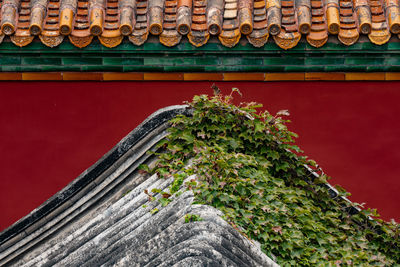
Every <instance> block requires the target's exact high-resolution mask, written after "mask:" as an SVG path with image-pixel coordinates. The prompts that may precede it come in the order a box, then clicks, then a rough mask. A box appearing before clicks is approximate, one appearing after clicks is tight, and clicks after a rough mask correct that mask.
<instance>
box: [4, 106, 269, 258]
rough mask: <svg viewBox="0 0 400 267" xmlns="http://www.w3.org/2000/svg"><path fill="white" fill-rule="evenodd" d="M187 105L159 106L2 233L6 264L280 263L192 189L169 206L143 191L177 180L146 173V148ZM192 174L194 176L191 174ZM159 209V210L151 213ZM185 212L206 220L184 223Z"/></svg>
mask: <svg viewBox="0 0 400 267" xmlns="http://www.w3.org/2000/svg"><path fill="white" fill-rule="evenodd" d="M179 113H187V110H186V108H185V106H173V107H169V108H165V109H162V110H159V111H158V112H156V113H154V114H153V115H151V116H150V117H149V118H148V119H147V120H146V121H144V122H143V123H142V124H141V125H140V126H138V127H137V128H136V129H135V130H134V131H132V132H131V133H130V134H129V135H128V136H127V137H125V138H124V139H123V140H122V141H121V142H120V143H119V144H118V145H117V146H115V147H114V148H113V149H112V150H111V151H110V152H109V153H107V154H106V155H105V156H104V157H103V158H102V159H100V160H99V161H98V162H97V163H96V164H94V165H93V166H92V167H90V168H89V169H88V170H87V171H85V172H84V173H83V174H82V175H80V176H79V177H78V178H76V179H75V180H74V181H73V182H72V183H71V184H69V185H68V186H67V187H65V188H64V189H63V190H61V191H60V192H59V193H57V194H56V195H54V196H53V197H52V198H50V199H49V200H48V201H46V202H45V203H43V204H42V205H41V206H40V207H38V208H37V209H35V210H34V211H32V212H31V213H30V214H29V215H27V216H26V217H24V218H22V219H21V220H20V221H18V222H17V223H15V224H14V225H13V226H11V227H10V228H8V229H6V230H5V231H3V232H2V233H0V266H54V265H55V266H102V265H103V266H204V265H212V266H276V265H277V264H276V263H274V262H273V261H272V260H271V259H270V258H268V257H267V256H266V255H265V254H264V253H263V252H262V251H261V249H260V248H259V246H258V245H257V244H256V243H255V242H253V241H251V240H248V239H247V238H246V237H244V236H243V235H242V234H240V233H239V232H238V231H237V230H235V229H234V228H233V227H232V226H231V225H229V224H228V223H227V222H226V221H224V220H223V219H222V218H221V213H220V212H219V211H217V210H216V209H214V208H212V207H209V206H204V205H192V202H193V193H192V192H190V191H186V192H184V193H183V194H181V195H180V196H179V197H177V198H175V199H174V201H172V202H171V203H170V204H169V205H167V206H166V207H161V206H160V204H159V202H158V201H149V198H148V196H147V195H146V194H145V193H144V190H145V189H147V190H149V191H150V190H151V189H152V188H158V189H165V190H166V188H167V187H168V185H169V184H170V183H171V182H172V180H171V179H158V178H157V177H156V175H153V176H151V177H150V176H149V175H146V174H143V173H141V172H140V171H139V170H138V166H139V165H140V164H141V163H144V162H145V163H147V164H151V163H152V162H154V158H153V157H152V156H150V155H149V154H148V153H146V152H147V151H149V150H152V149H154V145H155V144H156V143H157V142H158V141H159V140H161V139H162V138H163V137H165V135H166V132H165V129H166V128H167V127H168V125H167V123H166V122H167V121H168V120H169V119H170V118H172V117H174V116H176V114H179ZM191 178H193V177H191ZM154 208H158V209H159V211H158V212H156V213H154V214H153V213H151V212H150V211H151V210H153V209H154ZM186 214H197V215H200V216H201V218H202V219H203V220H202V221H196V222H189V223H185V215H186Z"/></svg>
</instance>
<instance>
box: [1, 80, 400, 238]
mask: <svg viewBox="0 0 400 267" xmlns="http://www.w3.org/2000/svg"><path fill="white" fill-rule="evenodd" d="M210 85H211V83H210V82H186V83H183V82H69V83H68V82H63V83H58V82H24V83H13V82H8V83H6V82H3V83H1V84H0V152H1V153H0V230H2V229H4V228H5V227H7V226H9V225H11V224H12V223H13V222H15V221H16V220H18V219H19V218H21V217H22V216H24V215H26V214H27V213H29V212H30V211H31V210H32V209H34V208H35V207H37V206H38V205H40V204H41V203H42V202H43V201H45V200H46V199H47V198H49V197H50V196H51V195H53V194H54V193H56V192H57V191H58V190H60V189H62V188H63V187H64V186H65V185H66V184H68V183H69V182H70V181H72V180H73V179H74V178H75V177H77V176H78V175H79V174H80V173H81V172H82V171H83V170H85V169H86V168H88V167H89V166H90V165H92V164H93V163H94V162H96V161H97V160H98V159H99V158H100V157H101V156H102V155H103V154H104V153H106V152H107V151H108V150H109V149H110V148H112V147H113V146H114V145H115V144H116V143H117V142H118V141H119V140H120V139H121V138H123V137H124V136H125V135H126V134H128V133H129V132H130V131H131V130H132V129H133V128H135V126H137V125H138V124H139V123H140V122H141V121H142V120H143V119H145V118H146V117H147V116H149V115H150V114H151V113H152V112H154V111H156V110H157V109H159V108H161V107H165V106H167V105H173V104H181V103H182V101H184V100H190V99H191V98H192V97H193V95H194V94H199V93H209V94H211V93H212V92H211V90H210V89H209V88H210ZM217 85H218V86H219V87H220V88H222V89H224V90H223V91H224V92H230V88H232V87H238V88H239V89H240V90H241V91H242V92H243V94H244V98H243V99H240V100H241V101H245V100H247V101H253V100H256V101H258V102H261V103H263V104H264V106H265V107H266V108H267V109H268V110H270V111H271V112H277V111H278V110H280V109H289V110H290V112H291V114H292V115H291V119H292V121H293V123H291V125H290V127H289V128H290V129H292V130H293V131H295V132H297V133H299V134H300V138H299V140H298V142H299V145H300V146H301V148H302V149H303V150H305V152H306V154H307V155H309V157H310V158H313V159H315V160H316V161H317V162H318V163H319V164H320V165H321V166H322V168H323V169H324V170H325V172H326V173H327V174H328V175H330V176H332V177H334V178H333V179H332V180H331V183H334V184H336V183H338V184H340V185H342V186H344V187H345V188H346V189H347V190H348V191H350V192H352V193H353V196H352V197H351V199H352V200H354V201H357V202H366V203H367V206H369V207H374V208H378V210H379V212H380V213H381V214H382V215H383V217H384V218H386V219H389V218H395V219H396V220H399V219H400V196H399V194H398V192H399V191H400V179H398V178H399V174H400V164H399V162H400V138H399V137H400V120H399V117H400V105H399V103H398V102H399V99H400V90H399V89H400V88H399V86H400V83H395V82H392V83H390V82H385V83H381V82H369V83H363V82H348V83H343V82H301V83H300V82H296V83H294V82H281V83H278V82H276V83H270V82H268V83H260V82H246V83H245V82H242V83H240V82H232V83H231V82H219V83H217ZM237 97H239V96H237Z"/></svg>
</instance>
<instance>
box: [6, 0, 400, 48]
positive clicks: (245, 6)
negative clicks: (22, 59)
mask: <svg viewBox="0 0 400 267" xmlns="http://www.w3.org/2000/svg"><path fill="white" fill-rule="evenodd" d="M0 2H1V13H0V19H1V29H0V40H1V41H2V40H3V39H4V37H5V36H6V35H9V36H10V37H11V41H12V42H13V43H14V44H15V45H17V46H20V47H22V46H26V45H28V44H29V43H31V42H32V41H33V39H34V38H35V36H38V38H39V39H40V40H41V41H42V42H43V43H44V44H45V45H47V46H49V47H55V46H58V45H59V44H60V43H61V42H62V41H63V40H64V39H65V38H67V37H68V39H69V40H70V41H71V43H73V44H74V45H75V46H77V47H81V48H82V47H86V46H87V45H89V44H90V43H91V42H92V40H93V38H95V37H96V38H98V39H99V40H100V42H101V43H102V44H103V45H104V46H106V47H115V46H117V45H119V44H120V43H121V42H122V41H123V39H124V38H125V37H126V38H128V39H129V40H130V41H131V42H132V43H133V44H134V45H142V44H143V43H145V42H146V41H147V39H148V37H149V35H150V34H151V35H156V36H158V37H159V42H160V43H162V44H164V45H165V46H175V45H177V44H178V43H179V42H180V41H181V40H182V38H187V39H188V40H189V42H190V43H191V44H192V45H194V46H196V47H199V46H202V45H204V44H206V43H207V42H208V41H209V39H210V38H218V39H219V41H220V42H221V43H222V45H224V46H226V47H233V46H235V45H236V44H237V43H238V42H239V40H240V39H241V38H245V39H247V41H248V42H249V43H251V44H252V45H253V46H255V47H262V46H264V45H265V44H266V42H267V41H268V38H273V40H274V41H275V43H276V44H277V45H278V46H279V47H281V48H282V49H290V48H292V47H294V46H296V45H297V43H298V42H299V40H300V39H301V37H302V36H305V38H306V40H307V42H308V43H309V44H310V45H312V46H314V47H321V46H323V45H324V44H325V43H326V42H327V41H328V36H329V35H337V38H338V39H339V41H340V42H341V43H343V44H345V45H352V44H354V43H356V42H357V40H358V39H359V37H360V35H368V38H369V40H370V41H371V42H372V43H374V44H377V45H382V44H385V43H387V42H388V41H389V39H390V37H391V35H392V34H394V35H398V34H399V33H400V10H399V0H370V1H367V0H2V1H0ZM185 36H186V37H185Z"/></svg>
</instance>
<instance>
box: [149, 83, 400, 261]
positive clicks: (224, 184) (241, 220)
mask: <svg viewBox="0 0 400 267" xmlns="http://www.w3.org/2000/svg"><path fill="white" fill-rule="evenodd" d="M215 89H217V88H215ZM234 91H237V92H238V90H237V89H234V90H233V91H232V93H233V92H234ZM232 93H231V95H228V96H223V95H221V94H220V92H219V90H218V89H217V90H216V94H215V95H214V96H212V97H209V96H207V95H199V96H195V97H194V98H193V101H192V102H190V103H187V104H188V106H189V108H190V109H192V110H193V115H192V116H191V117H186V116H184V115H180V116H177V117H176V118H174V119H172V120H171V121H170V123H171V127H170V128H169V129H168V131H169V135H168V136H167V138H166V139H165V140H163V141H161V143H160V144H159V147H161V148H163V149H162V152H161V153H158V156H159V160H158V162H157V164H156V167H155V169H154V170H153V171H155V172H157V173H158V174H159V175H160V177H170V176H171V175H172V176H173V177H175V181H174V182H173V184H172V186H171V188H170V193H171V194H174V193H176V192H177V191H178V189H179V186H180V185H182V183H183V181H184V178H185V177H186V176H187V175H190V174H193V173H195V174H196V175H197V179H196V180H195V181H191V182H190V183H188V184H187V185H186V186H187V187H188V188H189V189H191V190H193V192H194V193H195V198H196V203H200V204H206V205H210V206H213V207H215V208H217V209H219V210H221V211H222V212H223V214H224V218H225V219H226V220H227V221H228V222H229V223H230V224H231V225H232V226H233V227H234V228H236V229H237V230H239V231H240V232H241V233H242V234H244V235H245V236H247V237H248V238H250V239H253V240H257V241H258V242H260V244H261V248H262V249H263V251H264V252H265V253H266V254H267V255H269V256H270V257H272V258H273V259H275V260H276V261H277V262H278V263H279V264H282V265H290V266H292V265H303V266H314V265H316V264H322V265H337V266H339V265H343V266H345V265H357V266H358V265H363V266H365V265H379V266H382V265H384V266H391V265H396V264H397V265H398V263H399V262H400V236H399V235H400V228H399V225H398V224H397V223H396V222H394V221H391V222H385V221H382V220H379V219H375V220H373V221H371V220H370V219H368V218H369V215H373V216H377V214H376V212H375V211H374V210H362V211H361V212H359V213H356V214H353V215H351V214H349V212H348V211H349V208H350V205H354V204H351V203H349V202H347V201H345V200H344V199H343V198H341V197H336V198H335V199H333V198H332V197H331V196H330V194H329V189H328V187H327V186H326V183H327V182H326V179H327V177H326V176H325V175H324V174H320V175H319V176H318V177H317V178H315V177H313V176H312V174H311V171H310V170H309V169H307V168H306V167H305V166H308V167H309V168H311V169H312V170H314V171H316V172H318V171H320V169H319V168H318V166H317V165H316V164H315V162H314V161H312V160H308V159H307V158H306V157H305V156H301V155H300V153H301V152H302V151H301V150H300V149H299V148H298V147H297V146H296V145H295V144H294V141H295V138H296V137H297V135H296V134H295V133H293V132H291V131H289V130H288V129H287V126H286V124H287V123H288V122H289V121H288V120H287V119H285V117H286V116H287V115H288V112H287V111H280V112H278V113H277V114H276V115H272V114H270V113H269V112H268V111H261V112H259V109H260V108H261V107H262V105H260V104H258V103H255V102H252V103H242V104H240V105H238V106H237V105H234V104H232V99H233V97H232ZM239 93H240V92H239ZM189 163H190V164H189ZM340 194H341V195H343V196H345V195H346V194H347V193H346V192H345V191H343V190H341V193H340Z"/></svg>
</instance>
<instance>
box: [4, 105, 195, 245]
mask: <svg viewBox="0 0 400 267" xmlns="http://www.w3.org/2000/svg"><path fill="white" fill-rule="evenodd" d="M178 114H186V115H189V114H190V111H189V110H188V109H187V106H186V105H174V106H169V107H166V108H162V109H159V110H158V111H156V112H154V113H153V114H151V115H150V116H149V117H148V118H147V119H146V120H145V121H143V122H142V123H141V124H140V125H139V126H137V127H136V128H135V129H134V130H132V131H131V132H130V133H129V134H128V135H127V136H126V137H124V138H123V139H122V140H121V141H120V142H119V143H118V144H117V145H115V146H114V147H113V148H112V149H111V150H110V151H109V152H107V153H106V154H105V155H104V156H103V157H102V158H100V159H99V160H98V161H97V162H96V163H95V164H93V165H92V166H91V167H89V168H88V169H87V170H85V171H84V172H83V173H82V174H80V175H79V176H78V177H77V178H75V179H74V180H73V181H72V182H71V183H70V184H68V185H67V186H66V187H64V188H63V189H62V190H60V191H59V192H58V193H56V194H55V195H53V196H52V197H51V198H49V199H48V200H46V201H45V202H44V203H43V204H41V205H40V206H39V207H38V208H36V209H34V210H33V211H31V212H30V213H29V214H28V215H26V216H24V217H23V218H21V219H20V220H18V221H17V222H15V223H14V224H13V225H11V226H10V227H8V228H7V229H5V230H4V231H2V232H1V233H0V247H1V245H2V244H4V243H5V242H7V241H8V240H10V239H12V238H13V237H15V236H17V235H19V234H21V233H23V232H24V230H25V229H26V228H27V227H29V226H31V225H33V224H35V223H36V222H37V221H39V220H40V219H42V218H44V217H46V215H47V214H49V213H51V212H52V211H53V210H55V209H56V208H57V207H60V206H61V205H63V204H64V203H66V202H67V201H68V199H69V198H71V197H72V196H73V195H75V194H77V193H78V192H79V191H80V190H81V189H82V188H84V187H85V186H87V185H88V184H89V183H90V182H92V181H93V180H94V179H95V178H96V177H98V176H99V175H100V174H102V173H103V172H105V171H106V170H107V169H108V168H109V167H111V166H112V165H113V164H114V163H115V162H116V161H117V160H118V159H120V158H121V157H122V156H123V155H124V154H125V153H126V152H127V151H128V150H129V149H131V148H132V147H133V146H134V145H135V144H137V143H138V142H140V141H141V140H142V139H143V138H145V136H146V135H148V134H150V133H151V132H152V131H153V130H155V129H157V128H158V127H160V126H161V125H162V124H165V123H166V122H168V121H169V120H170V119H172V118H173V117H175V116H176V115H178Z"/></svg>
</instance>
